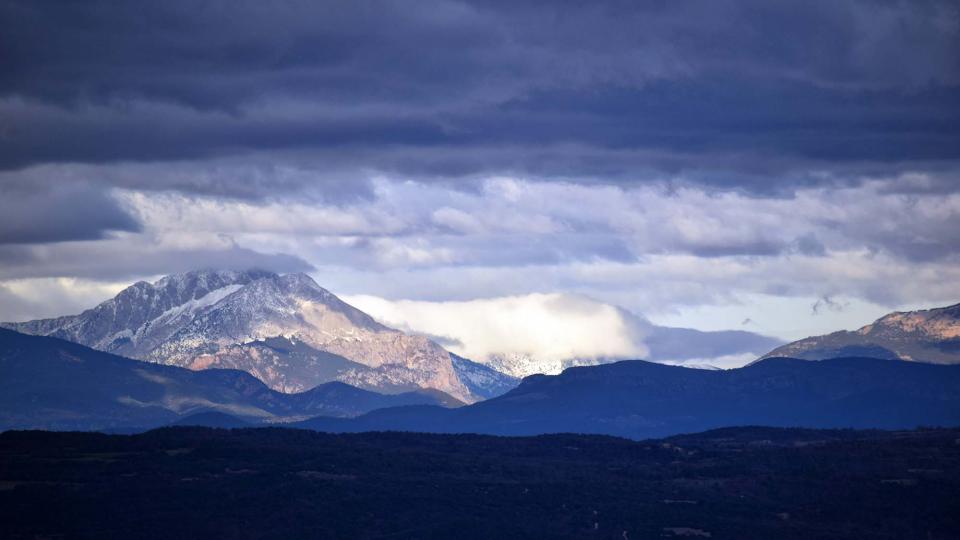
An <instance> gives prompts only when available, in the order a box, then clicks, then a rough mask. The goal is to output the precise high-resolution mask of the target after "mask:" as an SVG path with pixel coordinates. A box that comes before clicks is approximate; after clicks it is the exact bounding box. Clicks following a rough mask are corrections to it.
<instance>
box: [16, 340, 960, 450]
mask: <svg viewBox="0 0 960 540" xmlns="http://www.w3.org/2000/svg"><path fill="white" fill-rule="evenodd" d="M459 405H462V403H460V402H458V401H457V400H455V399H453V398H451V397H450V396H448V395H444V394H442V393H440V392H438V391H435V390H421V391H419V392H414V393H404V394H395V395H382V394H377V393H374V392H370V391H367V390H362V389H358V388H354V387H351V386H349V385H346V384H343V383H339V382H334V383H327V384H323V385H320V386H318V387H316V388H314V389H312V390H310V391H307V392H301V393H296V394H288V393H283V392H277V391H275V390H271V389H269V388H267V387H266V385H264V384H263V383H262V382H260V381H259V380H257V379H256V378H255V377H253V376H251V375H249V374H248V373H245V372H242V371H238V370H228V369H210V370H199V371H195V370H189V369H184V368H180V367H176V366H164V365H158V364H155V363H149V362H142V361H138V360H132V359H128V358H123V357H120V356H116V355H113V354H109V353H104V352H101V351H97V350H94V349H91V348H88V347H85V346H83V345H79V344H76V343H71V342H68V341H65V340H61V339H57V338H51V337H43V336H30V335H26V334H20V333H17V332H13V331H10V330H3V329H0V430H3V429H15V428H43V429H58V430H64V429H69V430H117V429H119V430H131V429H145V428H150V427H154V426H158V425H164V424H173V423H182V424H190V425H198V424H199V425H213V426H219V427H236V426H243V425H285V426H293V427H300V428H306V429H315V430H321V431H384V430H391V431H421V432H452V433H461V432H473V433H486V434H495V435H535V434H541V433H554V432H574V433H595V434H606V435H616V436H622V437H628V438H636V439H641V438H648V437H660V436H668V435H673V434H677V433H687V432H694V431H701V430H706V429H712V428H716V427H722V426H731V425H767V426H805V427H814V428H837V427H862V428H867V427H869V428H888V429H898V428H912V427H916V426H918V425H943V426H953V425H960V365H937V364H925V363H919V362H899V361H890V360H882V359H875V358H837V359H830V360H824V361H821V362H809V361H806V360H798V359H790V358H771V359H766V360H763V361H760V362H758V363H755V364H753V365H750V366H746V367H743V368H738V369H731V370H720V371H711V370H702V369H689V368H684V367H679V366H668V365H663V364H657V363H652V362H645V361H641V360H636V361H622V362H616V363H612V364H605V365H600V366H586V367H574V368H569V369H567V370H565V371H564V372H563V373H561V374H559V375H534V376H530V377H527V378H525V379H524V380H523V381H522V382H521V383H520V385H519V386H518V387H517V388H515V389H513V390H511V391H509V392H507V393H506V394H504V395H502V396H499V397H495V398H491V399H488V400H486V401H482V402H479V403H475V404H472V405H467V406H459ZM458 406H459V407H458ZM451 407H452V408H451Z"/></svg>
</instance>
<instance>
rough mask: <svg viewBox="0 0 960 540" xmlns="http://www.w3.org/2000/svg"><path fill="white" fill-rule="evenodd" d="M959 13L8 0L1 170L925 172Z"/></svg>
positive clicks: (625, 174)
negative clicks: (210, 165)
mask: <svg viewBox="0 0 960 540" xmlns="http://www.w3.org/2000/svg"><path fill="white" fill-rule="evenodd" d="M958 21H960V16H958V11H957V7H956V5H955V4H954V3H952V2H946V1H944V2H893V1H860V2H806V3H802V4H794V5H789V4H780V3H776V4H774V3H770V2H751V1H741V2H702V3H695V4H689V3H671V2H644V3H638V2H592V3H556V2H503V3H500V2H477V3H469V2H465V3H461V2H456V3H455V2H446V1H431V2H418V3H416V4H415V5H414V4H410V3H406V2H372V1H362V0H361V1H356V2H343V3H339V2H336V3H335V2H313V3H311V2H292V1H291V2H279V3H269V4H267V3H262V2H212V3H202V4H199V5H198V4H197V3H194V2H190V3H186V2H152V3H146V4H143V3H138V4H132V3H127V2H5V3H4V4H3V5H2V7H0V25H2V26H0V50H2V51H3V54H4V63H3V68H2V70H0V96H3V97H4V101H2V102H0V109H2V113H3V114H2V115H0V117H2V118H3V121H2V122H3V124H2V125H0V140H2V141H3V144H2V145H0V167H4V168H7V169H16V168H21V167H26V166H30V165H36V164H41V163H51V162H56V163H61V162H86V163H116V162H121V161H122V162H128V161H164V160H209V159H212V158H216V159H223V158H224V157H225V156H238V155H239V156H242V155H248V154H250V153H252V152H258V153H261V154H264V155H266V156H268V157H267V158H265V159H273V160H277V159H287V158H288V157H289V154H291V153H296V154H300V155H303V154H305V155H308V156H310V159H312V160H313V162H312V165H311V166H314V167H316V166H322V165H323V164H332V165H334V166H335V167H336V168H337V170H339V171H341V172H342V178H346V179H351V178H353V179H358V178H360V177H361V176H362V174H361V172H363V171H369V170H370V169H373V170H376V171H385V172H396V173H402V174H405V175H412V176H417V177H425V178H429V177H437V178H441V179H451V178H460V177H472V176H476V175H483V174H498V173H519V174H524V175H529V176H531V177H548V178H550V177H565V178H569V179H574V180H577V181H583V180H600V181H615V182H616V181H627V180H630V179H634V180H642V179H644V178H658V177H662V175H663V173H664V172H667V173H668V174H671V173H679V172H683V173H684V175H685V177H688V178H691V179H693V180H695V181H699V182H706V183H711V184H714V185H718V186H721V187H735V188H744V189H748V190H750V191H776V190H777V185H776V184H778V183H786V182H789V184H790V185H794V186H795V185H801V184H803V183H807V184H812V183H817V182H824V181H838V180H836V178H837V176H830V175H809V174H808V173H809V171H810V170H811V169H818V170H823V169H827V170H831V171H853V172H854V173H856V174H853V175H845V176H843V178H850V177H855V176H856V175H858V174H869V173H870V171H871V170H873V169H874V168H876V167H877V166H878V164H879V165H880V166H883V167H885V170H886V171H887V172H889V171H890V170H892V169H893V170H895V169H896V168H898V167H909V168H911V169H914V170H928V169H935V168H937V167H943V166H944V163H948V164H949V163H951V162H953V161H955V160H956V158H957V157H958V153H960V131H958V128H957V127H956V126H958V125H960V122H958V121H960V62H958V58H960V55H958V54H957V51H958V50H960V33H958ZM278 156H280V157H278ZM301 181H302V182H303V183H305V184H309V183H310V182H311V180H309V179H302V180H301ZM298 182H299V181H298ZM298 182H294V183H293V187H296V186H297V185H299V183H298ZM241 183H242V182H241ZM209 185H210V184H209V183H207V184H203V183H201V182H198V184H197V185H194V184H192V183H191V182H182V183H176V182H174V183H172V184H166V183H164V182H163V181H162V180H158V181H156V182H155V184H154V187H155V188H157V189H167V188H171V187H172V188H173V189H178V190H183V191H191V190H196V191H198V192H201V193H204V192H208V191H207V190H209ZM284 187H289V186H284ZM220 191H223V192H224V193H223V194H226V195H230V194H231V193H229V191H230V190H229V187H228V188H226V189H222V190H220ZM220 191H215V193H220ZM238 191H239V192H240V193H241V195H244V196H253V197H257V196H265V194H268V193H270V192H271V186H269V185H258V186H255V187H254V189H252V190H250V191H249V192H246V191H244V190H243V189H239V190H238Z"/></svg>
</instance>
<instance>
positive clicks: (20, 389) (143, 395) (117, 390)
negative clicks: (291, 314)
mask: <svg viewBox="0 0 960 540" xmlns="http://www.w3.org/2000/svg"><path fill="white" fill-rule="evenodd" d="M416 404H432V405H442V406H458V405H462V403H460V402H458V401H457V400H455V399H453V398H451V397H450V396H447V395H443V394H442V393H440V392H437V391H425V390H421V391H418V392H410V393H404V394H396V395H384V394H378V393H375V392H370V391H368V390H361V389H359V388H354V387H352V386H349V385H346V384H343V383H340V382H331V383H326V384H322V385H320V386H317V387H315V388H313V389H311V390H308V391H306V392H301V393H298V394H285V393H282V392H277V391H275V390H271V389H269V388H267V387H266V386H265V385H264V384H263V383H262V382H260V381H258V380H257V379H256V378H254V377H252V376H251V375H250V374H248V373H244V372H242V371H237V370H232V369H216V370H203V371H192V370H189V369H184V368H179V367H174V366H162V365H158V364H153V363H149V362H140V361H137V360H131V359H129V358H123V357H120V356H116V355H113V354H110V353H105V352H101V351H97V350H94V349H91V348H89V347H84V346H83V345H78V344H76V343H71V342H68V341H64V340H61V339H56V338H50V337H41V336H29V335H26V334H20V333H17V332H13V331H11V330H4V329H0V431H2V430H4V429H26V428H30V429H63V430H104V429H132V428H139V429H144V428H151V427H155V426H159V425H164V424H168V423H171V422H178V421H182V420H183V419H187V420H189V419H190V418H191V417H193V418H194V420H193V422H197V421H198V419H199V420H203V421H204V422H210V418H211V417H210V415H211V414H212V413H218V414H220V415H230V417H235V418H239V419H242V420H237V422H238V423H240V424H242V423H257V424H275V423H283V422H291V421H295V420H298V419H304V418H309V417H313V416H316V415H322V416H325V417H349V416H356V415H358V414H362V413H366V412H369V411H372V410H374V409H377V408H382V407H395V406H401V405H416ZM193 415H199V416H197V417H194V416H193Z"/></svg>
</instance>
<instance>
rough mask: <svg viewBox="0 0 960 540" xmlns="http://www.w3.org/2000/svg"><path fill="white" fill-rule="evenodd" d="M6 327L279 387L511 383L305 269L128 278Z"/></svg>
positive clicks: (461, 395) (481, 391)
mask: <svg viewBox="0 0 960 540" xmlns="http://www.w3.org/2000/svg"><path fill="white" fill-rule="evenodd" d="M3 326H5V327H7V328H10V329H13V330H16V331H18V332H23V333H27V334H34V335H45V336H53V337H57V338H61V339H66V340H69V341H73V342H75V343H80V344H83V345H87V346H89V347H93V348H95V349H99V350H102V351H107V352H111V353H114V354H118V355H122V356H127V357H130V358H136V359H139V360H144V361H149V362H155V363H160V364H167V365H173V366H179V367H186V368H190V369H195V370H196V369H207V368H230V369H240V370H243V371H247V372H249V373H251V374H253V375H254V376H256V377H257V378H259V379H260V380H262V381H263V382H265V383H266V384H267V385H268V386H269V387H270V388H273V389H275V390H279V391H282V392H302V391H305V390H308V389H310V388H313V387H314V386H317V385H318V384H322V383H325V382H329V381H334V380H336V381H341V382H345V383H347V384H350V385H353V386H357V387H360V388H366V389H370V390H376V391H382V392H392V393H396V392H403V391H410V390H414V389H423V388H432V389H436V390H439V391H442V392H444V393H447V394H449V395H451V396H453V397H455V398H457V399H458V400H461V401H464V402H473V401H477V400H479V399H483V398H487V397H491V396H493V395H497V394H498V393H502V392H504V391H506V390H508V389H509V388H511V387H512V386H513V385H514V384H515V380H514V379H512V378H511V377H508V376H506V375H503V374H500V373H498V372H496V371H494V370H492V369H490V368H486V367H484V366H480V365H478V364H473V363H467V362H465V361H463V360H462V359H455V358H454V357H452V356H451V355H450V353H448V352H447V351H446V350H444V349H443V348H442V347H440V346H439V345H437V344H436V343H434V342H432V341H430V340H429V339H427V338H426V337H423V336H416V335H407V334H404V333H403V332H400V331H397V330H394V329H391V328H388V327H386V326H384V325H382V324H380V323H378V322H377V321H375V320H374V319H373V318H371V317H370V316H369V315H367V314H365V313H363V312H362V311H360V310H358V309H356V308H354V307H352V306H350V305H348V304H346V303H345V302H343V301H342V300H340V299H339V298H337V297H336V296H335V295H333V294H332V293H330V292H329V291H327V290H325V289H323V288H322V287H320V286H319V285H317V284H316V283H315V282H314V281H313V280H312V279H311V278H310V277H309V276H307V275H306V274H302V273H297V274H286V275H278V274H274V273H271V272H265V271H257V270H252V271H243V272H238V271H194V272H188V273H184V274H175V275H171V276H167V277H165V278H163V279H160V280H159V281H157V282H155V283H147V282H143V281H141V282H138V283H135V284H133V285H131V286H130V287H128V288H127V289H125V290H123V291H122V292H121V293H120V294H118V295H117V296H116V297H114V298H112V299H110V300H108V301H106V302H103V303H102V304H100V305H98V306H97V307H95V308H93V309H90V310H87V311H85V312H83V313H81V314H79V315H74V316H68V317H59V318H56V319H45V320H38V321H31V322H25V323H5V324H4V325H3Z"/></svg>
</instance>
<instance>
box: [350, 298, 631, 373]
mask: <svg viewBox="0 0 960 540" xmlns="http://www.w3.org/2000/svg"><path fill="white" fill-rule="evenodd" d="M344 300H345V301H346V302H348V303H350V304H352V305H354V306H356V307H357V308H359V309H361V310H363V311H365V312H367V313H369V314H370V315H372V316H373V317H375V318H377V319H378V320H380V321H382V322H383V323H384V324H387V325H389V326H392V327H395V328H400V329H403V330H406V331H411V332H417V333H423V334H428V335H431V336H434V337H436V338H438V340H439V341H441V342H443V343H444V345H445V346H446V347H447V348H448V349H449V350H451V351H452V352H454V353H456V354H459V355H461V356H465V357H467V358H471V359H474V360H476V361H480V362H489V361H491V360H493V359H494V358H495V357H497V356H499V355H504V354H507V355H516V356H524V357H526V362H527V363H529V367H528V369H526V370H525V372H523V373H517V374H518V375H529V374H530V373H537V372H545V373H557V372H559V371H561V369H562V366H563V365H564V362H567V361H570V360H572V359H579V360H581V361H588V360H599V359H620V358H644V357H646V356H647V355H648V353H649V350H648V349H647V347H646V345H645V344H644V336H645V332H646V328H645V325H644V324H643V323H642V322H641V321H639V320H636V319H635V318H632V317H630V316H629V314H627V313H626V312H624V311H623V310H621V309H618V308H617V307H615V306H611V305H609V304H604V303H601V302H597V301H595V300H591V299H589V298H586V297H582V296H578V295H569V294H558V293H553V294H528V295H523V296H509V297H502V298H491V299H479V300H469V301H461V302H423V301H411V300H398V301H391V300H386V299H383V298H378V297H375V296H347V297H345V298H344Z"/></svg>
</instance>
